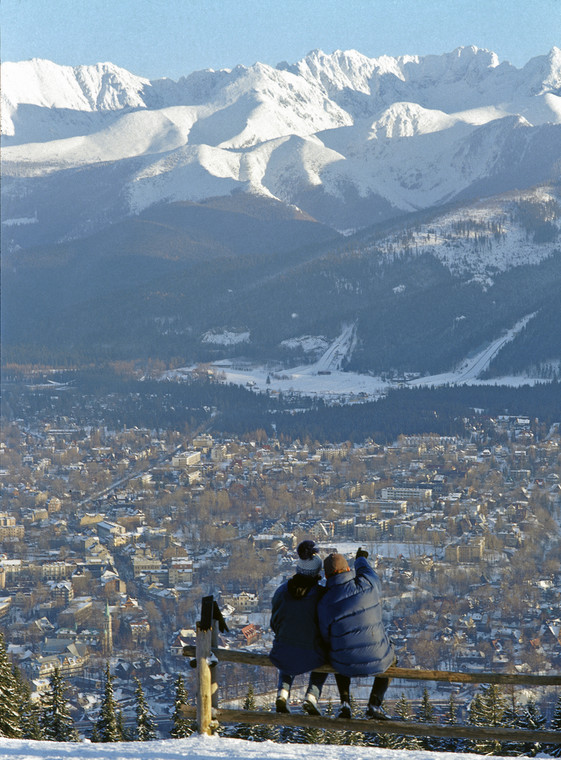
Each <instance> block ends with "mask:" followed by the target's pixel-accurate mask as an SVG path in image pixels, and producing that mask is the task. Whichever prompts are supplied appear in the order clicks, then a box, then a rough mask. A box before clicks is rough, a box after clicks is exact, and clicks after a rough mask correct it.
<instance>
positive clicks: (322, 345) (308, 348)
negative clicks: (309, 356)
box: [281, 335, 329, 353]
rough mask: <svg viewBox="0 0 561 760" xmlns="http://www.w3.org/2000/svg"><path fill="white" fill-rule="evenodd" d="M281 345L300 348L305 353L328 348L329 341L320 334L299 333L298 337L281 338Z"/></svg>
mask: <svg viewBox="0 0 561 760" xmlns="http://www.w3.org/2000/svg"><path fill="white" fill-rule="evenodd" d="M281 346H283V347H284V348H301V349H302V351H305V352H306V353H313V352H314V351H322V352H323V351H325V350H326V349H327V348H328V346H329V341H328V340H327V338H325V337H323V336H322V335H300V336H299V337H298V338H288V340H283V341H282V343H281Z"/></svg>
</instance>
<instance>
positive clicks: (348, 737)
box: [341, 697, 364, 746]
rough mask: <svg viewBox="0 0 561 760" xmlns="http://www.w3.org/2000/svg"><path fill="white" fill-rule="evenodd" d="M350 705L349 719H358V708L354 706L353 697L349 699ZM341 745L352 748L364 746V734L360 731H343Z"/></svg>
mask: <svg viewBox="0 0 561 760" xmlns="http://www.w3.org/2000/svg"><path fill="white" fill-rule="evenodd" d="M350 704H351V718H358V717H359V716H358V712H359V711H358V707H357V704H356V700H355V699H353V697H351V698H350ZM341 743H342V744H351V745H354V746H363V745H364V734H363V732H362V731H345V733H344V734H343V741H342V742H341Z"/></svg>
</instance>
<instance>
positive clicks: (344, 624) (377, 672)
mask: <svg viewBox="0 0 561 760" xmlns="http://www.w3.org/2000/svg"><path fill="white" fill-rule="evenodd" d="M367 557H368V552H367V551H366V550H364V549H362V548H360V547H359V549H358V551H357V553H356V558H355V563H354V572H353V571H352V570H351V569H350V568H349V565H348V562H347V560H346V558H345V557H344V556H343V555H342V554H337V553H335V554H329V555H328V556H327V557H326V558H325V560H324V563H323V569H324V572H325V578H326V590H325V593H324V594H323V596H322V598H321V599H320V601H319V604H318V617H319V625H320V632H321V635H322V638H323V639H324V641H325V642H326V643H327V645H328V648H329V662H330V663H331V665H332V666H333V668H334V669H335V671H336V672H337V674H338V677H337V685H338V687H339V694H340V697H341V712H340V713H339V715H340V717H345V718H347V717H349V718H350V717H351V710H350V683H351V677H353V676H368V675H374V676H375V678H374V683H373V685H372V689H371V692H370V697H369V700H368V706H367V708H366V717H369V718H377V719H379V720H380V719H387V717H388V716H387V714H386V712H385V710H384V708H383V707H382V703H383V701H384V695H385V693H386V690H387V688H388V685H389V683H390V679H389V678H388V677H385V676H383V673H385V671H386V670H387V669H388V668H389V667H390V666H391V665H394V664H395V663H396V662H397V660H396V657H395V652H394V648H393V644H392V643H391V641H390V639H389V637H388V635H387V633H386V631H385V628H384V624H383V621H382V602H381V583H380V579H379V578H378V575H377V574H376V573H375V572H374V570H373V569H372V567H371V566H370V564H369V562H368V560H367Z"/></svg>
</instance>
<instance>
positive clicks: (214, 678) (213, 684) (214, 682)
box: [210, 618, 218, 711]
mask: <svg viewBox="0 0 561 760" xmlns="http://www.w3.org/2000/svg"><path fill="white" fill-rule="evenodd" d="M210 646H211V647H212V652H213V653H214V650H215V649H217V648H218V620H216V619H215V618H213V620H212V637H211V640H210ZM217 664H218V661H217V663H216V664H215V665H213V667H212V668H211V669H210V689H211V705H212V710H213V711H214V710H218V667H217Z"/></svg>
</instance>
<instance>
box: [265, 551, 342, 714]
mask: <svg viewBox="0 0 561 760" xmlns="http://www.w3.org/2000/svg"><path fill="white" fill-rule="evenodd" d="M297 553H298V561H297V564H296V574H295V575H293V576H292V578H289V580H288V581H285V582H284V583H283V584H282V585H280V586H279V587H278V589H277V590H276V591H275V593H274V595H273V602H272V614H271V628H272V630H273V633H274V634H275V638H274V641H273V647H272V649H271V652H270V654H269V659H270V660H271V662H272V663H273V664H274V665H276V667H277V668H278V669H279V680H278V691H277V700H276V711H277V712H283V713H287V712H290V710H289V708H288V704H287V703H288V699H289V697H290V689H291V687H292V683H293V681H294V677H295V676H297V675H299V674H300V673H310V678H309V682H308V689H307V692H306V696H305V699H304V702H303V704H302V708H303V710H304V711H305V712H307V713H308V714H310V715H319V710H318V709H317V702H318V700H319V697H320V695H321V690H322V688H323V685H324V683H325V680H326V678H327V675H328V674H327V673H317V672H314V668H318V667H319V666H320V665H325V664H326V663H327V648H326V646H325V643H324V642H323V640H322V638H321V635H320V632H319V622H318V615H317V606H318V602H319V600H320V598H321V596H322V594H323V592H324V591H325V587H324V586H320V585H319V580H320V577H321V570H322V562H321V559H320V557H319V555H318V549H317V547H316V546H315V544H314V542H313V541H311V540H306V541H302V542H301V543H300V544H299V545H298V548H297ZM310 671H312V672H310Z"/></svg>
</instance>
